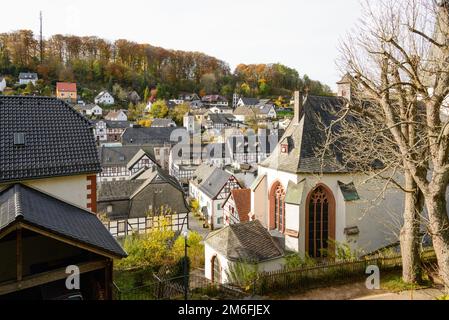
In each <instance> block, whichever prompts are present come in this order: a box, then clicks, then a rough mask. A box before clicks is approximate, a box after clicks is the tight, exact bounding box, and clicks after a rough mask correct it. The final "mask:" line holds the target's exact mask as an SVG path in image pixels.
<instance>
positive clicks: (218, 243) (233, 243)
mask: <svg viewBox="0 0 449 320" xmlns="http://www.w3.org/2000/svg"><path fill="white" fill-rule="evenodd" d="M239 263H243V264H245V265H246V266H247V267H249V268H252V269H253V270H254V271H257V272H274V271H279V270H282V269H283V268H284V265H285V258H284V250H283V249H282V248H281V247H280V246H279V245H278V244H277V243H276V242H275V240H274V239H273V238H272V237H271V235H270V233H269V232H268V231H267V229H266V228H264V227H263V226H262V224H261V223H260V222H259V221H254V222H245V223H240V224H234V225H231V226H227V227H225V228H223V229H221V230H218V231H215V232H212V233H210V234H209V235H208V236H207V237H206V240H205V271H204V273H205V277H206V278H207V279H209V280H212V281H213V282H214V283H220V284H226V283H232V282H235V279H233V278H232V276H230V275H231V274H232V271H233V269H234V267H235V266H236V265H238V264H239ZM237 280H238V279H237Z"/></svg>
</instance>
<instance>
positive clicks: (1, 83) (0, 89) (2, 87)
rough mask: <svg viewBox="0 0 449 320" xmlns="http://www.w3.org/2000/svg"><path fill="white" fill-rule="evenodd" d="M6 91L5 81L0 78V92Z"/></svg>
mask: <svg viewBox="0 0 449 320" xmlns="http://www.w3.org/2000/svg"><path fill="white" fill-rule="evenodd" d="M5 89H6V79H5V78H4V77H2V76H0V92H3V91H4V90H5Z"/></svg>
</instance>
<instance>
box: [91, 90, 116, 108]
mask: <svg viewBox="0 0 449 320" xmlns="http://www.w3.org/2000/svg"><path fill="white" fill-rule="evenodd" d="M94 101H95V104H102V105H105V106H111V105H113V104H114V103H115V99H114V97H113V96H112V94H110V93H109V92H108V91H102V92H100V93H99V94H98V95H97V96H96V97H95V100H94Z"/></svg>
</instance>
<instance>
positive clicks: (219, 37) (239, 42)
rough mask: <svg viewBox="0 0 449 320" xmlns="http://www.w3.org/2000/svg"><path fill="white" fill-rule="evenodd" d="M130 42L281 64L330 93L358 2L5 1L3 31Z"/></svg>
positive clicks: (357, 12)
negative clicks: (342, 43) (323, 85)
mask: <svg viewBox="0 0 449 320" xmlns="http://www.w3.org/2000/svg"><path fill="white" fill-rule="evenodd" d="M40 10H42V11H43V16H44V31H43V33H44V37H49V36H51V35H53V34H58V33H59V34H74V35H78V36H87V35H89V36H98V37H101V38H105V39H108V40H111V41H114V40H116V39H127V40H131V41H136V42H139V43H149V44H151V45H155V46H160V47H164V48H166V49H176V50H187V51H200V52H204V53H206V54H208V55H212V56H214V57H217V58H219V59H221V60H224V61H226V62H228V63H229V64H230V66H231V68H232V70H233V69H234V68H235V67H236V66H237V65H238V64H239V63H246V64H252V63H282V64H285V65H287V66H289V67H292V68H295V69H297V70H298V72H299V73H300V75H304V74H307V75H308V76H309V77H311V78H312V79H315V80H319V81H322V82H324V83H326V84H328V85H330V86H331V87H332V88H335V87H336V86H335V83H336V82H337V81H338V80H339V78H340V77H341V75H340V73H339V71H338V69H337V67H336V64H335V60H336V59H337V57H338V43H339V41H340V40H341V39H342V38H343V37H344V36H345V35H346V34H347V33H348V32H350V30H351V28H353V27H354V24H355V23H356V22H357V21H358V19H359V17H360V15H361V6H360V3H359V0H276V1H273V0H220V1H218V0H147V1H145V0H126V1H123V0H121V1H118V0H107V1H106V0H102V1H99V0H95V1H94V0H77V1H74V0H58V1H55V0H21V1H8V2H6V3H2V11H3V12H8V13H9V14H3V15H2V18H1V19H0V33H2V32H10V31H13V30H18V29H30V30H33V31H34V32H35V33H36V34H37V33H38V32H39V11H40Z"/></svg>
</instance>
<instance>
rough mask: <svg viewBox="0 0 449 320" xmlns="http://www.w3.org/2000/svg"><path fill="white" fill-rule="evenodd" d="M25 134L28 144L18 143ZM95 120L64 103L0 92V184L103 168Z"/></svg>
mask: <svg viewBox="0 0 449 320" xmlns="http://www.w3.org/2000/svg"><path fill="white" fill-rule="evenodd" d="M17 133H23V134H24V136H25V144H24V145H14V135H15V134H17ZM100 170H101V168H100V162H99V159H98V154H97V150H96V143H95V138H94V134H93V130H92V125H91V123H90V122H89V121H88V120H87V119H86V118H85V117H83V116H82V115H81V114H79V113H78V112H77V111H76V110H75V109H73V108H72V107H70V106H69V105H67V104H66V103H65V102H63V101H61V100H58V99H54V98H46V97H15V96H0V183H3V182H12V181H20V180H27V179H37V178H47V177H56V176H68V175H77V174H86V173H98V172H100Z"/></svg>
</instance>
